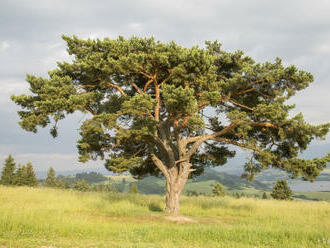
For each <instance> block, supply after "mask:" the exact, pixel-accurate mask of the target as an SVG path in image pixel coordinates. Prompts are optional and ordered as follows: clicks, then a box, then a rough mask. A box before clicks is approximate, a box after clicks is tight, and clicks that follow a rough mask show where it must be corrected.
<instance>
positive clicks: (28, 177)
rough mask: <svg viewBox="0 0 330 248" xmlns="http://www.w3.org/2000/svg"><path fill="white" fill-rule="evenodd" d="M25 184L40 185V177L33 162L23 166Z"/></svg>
mask: <svg viewBox="0 0 330 248" xmlns="http://www.w3.org/2000/svg"><path fill="white" fill-rule="evenodd" d="M23 168H24V169H23V172H24V174H23V178H22V179H23V185H26V186H37V185H38V179H37V177H36V174H35V172H34V169H33V166H32V163H31V162H29V163H27V164H26V166H23Z"/></svg>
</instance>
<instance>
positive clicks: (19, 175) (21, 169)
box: [14, 164, 26, 186]
mask: <svg viewBox="0 0 330 248" xmlns="http://www.w3.org/2000/svg"><path fill="white" fill-rule="evenodd" d="M25 174H26V169H25V166H24V165H21V164H19V165H18V167H17V170H16V172H15V176H14V184H15V185H17V186H23V185H25V178H26V176H25Z"/></svg>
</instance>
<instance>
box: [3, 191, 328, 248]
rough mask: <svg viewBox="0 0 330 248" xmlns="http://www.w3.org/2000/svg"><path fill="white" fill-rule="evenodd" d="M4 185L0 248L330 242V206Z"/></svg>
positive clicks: (324, 244) (316, 244)
mask: <svg viewBox="0 0 330 248" xmlns="http://www.w3.org/2000/svg"><path fill="white" fill-rule="evenodd" d="M163 208H164V205H163V197H161V196H155V195H148V196H147V195H129V194H105V193H80V192H75V191H69V190H67V191H65V190H56V189H45V188H26V187H19V188H11V187H0V247H42V246H52V247H196V248H197V247H226V248H227V247H229V248H231V247H232V248H233V247H235V248H236V247H238V248H240V247H251V248H254V247H257V248H261V247H288V248H293V247H294V248H296V247H297V248H298V247H299V248H303V247H306V248H307V247H330V221H328V220H329V219H330V203H329V202H311V201H290V202H285V201H275V200H258V199H252V198H240V199H234V198H231V197H225V198H212V197H202V196H200V197H190V198H189V197H183V198H182V204H181V209H182V214H183V215H185V216H187V217H190V218H191V219H192V221H193V222H187V223H175V222H172V221H170V220H168V219H167V218H166V215H165V213H163V212H159V210H160V209H163Z"/></svg>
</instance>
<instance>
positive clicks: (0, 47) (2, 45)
mask: <svg viewBox="0 0 330 248" xmlns="http://www.w3.org/2000/svg"><path fill="white" fill-rule="evenodd" d="M9 48H10V44H9V42H8V41H1V42H0V52H4V51H6V50H8V49H9Z"/></svg>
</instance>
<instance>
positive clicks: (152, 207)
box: [148, 202, 163, 212]
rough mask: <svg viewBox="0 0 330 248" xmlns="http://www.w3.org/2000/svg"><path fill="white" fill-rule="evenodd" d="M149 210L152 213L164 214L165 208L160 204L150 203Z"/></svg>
mask: <svg viewBox="0 0 330 248" xmlns="http://www.w3.org/2000/svg"><path fill="white" fill-rule="evenodd" d="M148 208H149V210H150V211H152V212H162V211H163V207H162V206H161V204H159V203H158V202H150V203H149V205H148Z"/></svg>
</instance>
